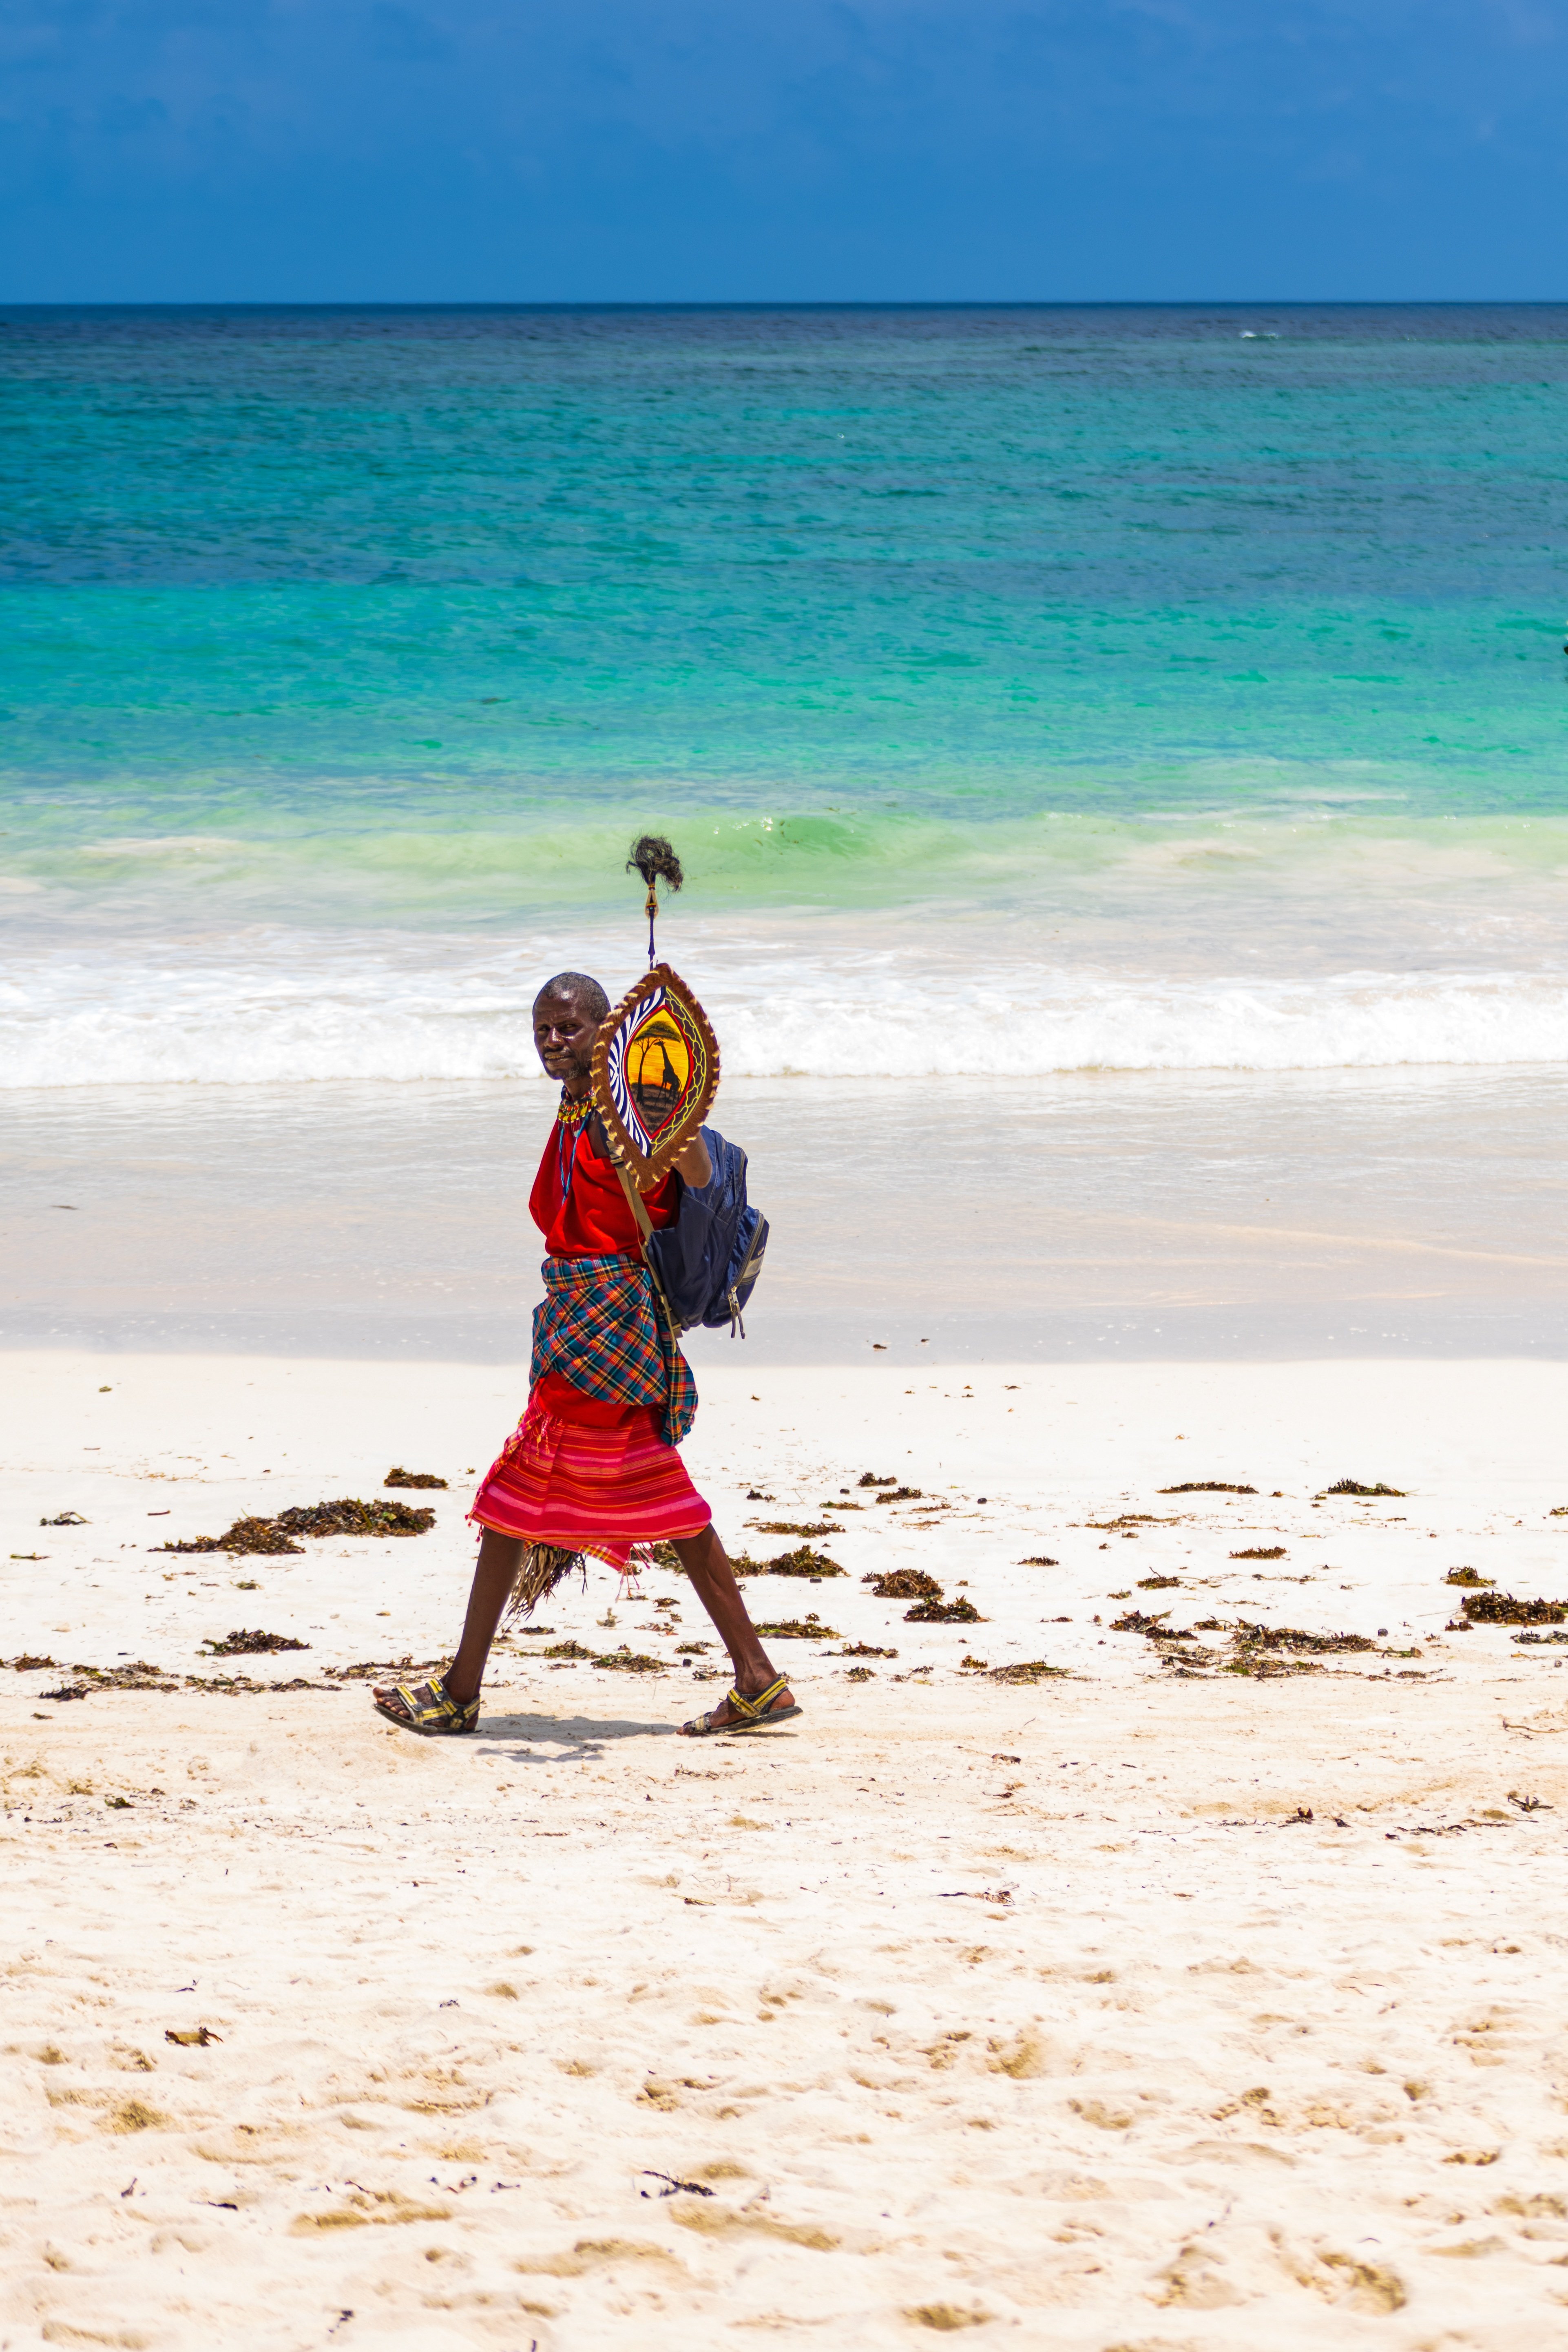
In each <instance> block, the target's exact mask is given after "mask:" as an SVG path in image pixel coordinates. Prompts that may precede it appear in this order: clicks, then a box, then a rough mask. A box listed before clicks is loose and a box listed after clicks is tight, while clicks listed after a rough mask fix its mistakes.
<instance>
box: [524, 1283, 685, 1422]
mask: <svg viewBox="0 0 1568 2352" xmlns="http://www.w3.org/2000/svg"><path fill="white" fill-rule="evenodd" d="M540 1271H541V1272H542V1275H543V1276H544V1297H542V1299H541V1300H540V1302H539V1305H538V1306H537V1307H535V1308H534V1310H533V1360H532V1362H531V1365H530V1366H529V1373H528V1379H529V1386H530V1387H531V1388H532V1387H536V1386H537V1385H538V1383H539V1381H541V1380H542V1378H543V1376H544V1374H545V1373H546V1372H559V1373H560V1374H561V1376H562V1378H563V1380H568V1381H571V1383H572V1385H573V1387H574V1389H582V1390H584V1391H585V1393H586V1394H587V1395H589V1396H595V1397H604V1398H605V1399H606V1400H607V1401H609V1402H613V1403H616V1404H652V1405H658V1407H659V1408H660V1410H661V1412H662V1413H663V1416H664V1419H663V1425H662V1428H661V1430H660V1435H661V1436H662V1437H663V1439H664V1442H665V1444H667V1445H679V1444H681V1442H682V1440H683V1439H684V1438H685V1437H686V1435H687V1433H688V1432H689V1429H690V1427H691V1424H692V1423H693V1422H694V1421H695V1420H696V1418H697V1382H696V1381H695V1380H694V1378H693V1377H692V1371H691V1367H690V1365H689V1363H688V1362H687V1360H686V1359H685V1357H684V1356H683V1355H682V1354H681V1352H680V1350H679V1348H678V1347H677V1346H676V1344H675V1341H674V1339H673V1338H672V1337H671V1335H670V1329H669V1326H668V1323H667V1322H666V1320H665V1318H664V1316H663V1314H662V1313H661V1312H660V1309H659V1304H658V1297H657V1295H656V1293H655V1290H654V1286H653V1276H651V1275H650V1274H649V1272H648V1270H647V1266H646V1265H635V1264H633V1263H632V1261H631V1260H630V1259H628V1258H625V1257H618V1256H611V1257H547V1258H546V1259H545V1261H544V1264H543V1265H542V1267H541V1269H540Z"/></svg>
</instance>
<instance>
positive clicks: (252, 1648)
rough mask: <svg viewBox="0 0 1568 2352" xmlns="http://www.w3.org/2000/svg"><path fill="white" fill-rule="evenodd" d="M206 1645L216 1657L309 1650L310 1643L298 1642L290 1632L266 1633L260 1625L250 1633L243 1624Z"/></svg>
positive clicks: (210, 1653)
mask: <svg viewBox="0 0 1568 2352" xmlns="http://www.w3.org/2000/svg"><path fill="white" fill-rule="evenodd" d="M205 1648H206V1650H207V1653H208V1654H209V1655H210V1656H212V1657H215V1658H247V1657H251V1656H262V1655H270V1654H271V1653H272V1652H274V1651H275V1650H308V1649H309V1648H310V1643H309V1642H296V1641H295V1639H294V1638H293V1636H292V1634H290V1633H263V1632H262V1631H261V1628H260V1627H259V1625H258V1626H256V1627H254V1628H253V1629H252V1630H251V1631H250V1632H249V1633H247V1631H246V1629H245V1627H244V1626H243V1625H237V1626H236V1628H235V1630H234V1632H233V1633H226V1634H225V1635H224V1637H223V1640H222V1641H221V1642H208V1643H205Z"/></svg>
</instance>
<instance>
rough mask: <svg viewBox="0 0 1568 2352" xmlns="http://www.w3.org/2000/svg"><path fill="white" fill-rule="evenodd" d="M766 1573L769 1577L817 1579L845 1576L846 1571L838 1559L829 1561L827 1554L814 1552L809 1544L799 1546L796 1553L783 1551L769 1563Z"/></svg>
mask: <svg viewBox="0 0 1568 2352" xmlns="http://www.w3.org/2000/svg"><path fill="white" fill-rule="evenodd" d="M766 1572H767V1574H768V1575H769V1576H809V1577H812V1578H816V1577H819V1576H843V1575H844V1574H845V1573H846V1570H843V1569H841V1568H840V1567H839V1565H838V1562H837V1560H836V1559H828V1558H827V1557H826V1553H823V1552H820V1551H813V1550H812V1549H811V1546H810V1545H809V1544H799V1545H797V1546H796V1548H795V1550H794V1551H781V1552H780V1553H779V1554H778V1556H777V1558H776V1559H770V1560H769V1561H768V1562H767V1570H766Z"/></svg>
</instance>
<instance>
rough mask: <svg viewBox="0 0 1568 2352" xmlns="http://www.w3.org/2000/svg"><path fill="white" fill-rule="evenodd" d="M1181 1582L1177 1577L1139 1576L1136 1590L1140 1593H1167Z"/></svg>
mask: <svg viewBox="0 0 1568 2352" xmlns="http://www.w3.org/2000/svg"><path fill="white" fill-rule="evenodd" d="M1180 1583H1181V1578H1180V1577H1179V1576H1141V1577H1140V1578H1139V1580H1138V1590H1139V1591H1140V1592H1169V1591H1171V1590H1172V1588H1173V1586H1175V1585H1179V1584H1180Z"/></svg>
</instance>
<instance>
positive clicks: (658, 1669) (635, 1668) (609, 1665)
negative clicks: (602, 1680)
mask: <svg viewBox="0 0 1568 2352" xmlns="http://www.w3.org/2000/svg"><path fill="white" fill-rule="evenodd" d="M594 1664H595V1665H596V1666H603V1667H604V1668H605V1669H606V1671H608V1672H610V1673H614V1674H618V1675H662V1674H663V1673H664V1671H665V1666H664V1661H663V1659H662V1658H650V1657H647V1656H646V1655H645V1654H643V1653H642V1652H641V1651H639V1650H628V1649H627V1647H626V1643H624V1642H623V1643H621V1646H620V1648H619V1649H618V1650H606V1651H605V1652H603V1653H602V1654H600V1655H599V1656H598V1657H596V1658H595V1660H594Z"/></svg>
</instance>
